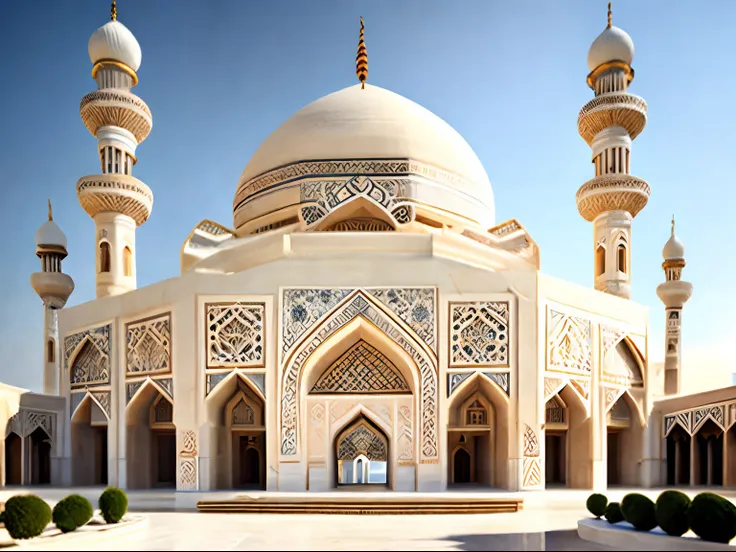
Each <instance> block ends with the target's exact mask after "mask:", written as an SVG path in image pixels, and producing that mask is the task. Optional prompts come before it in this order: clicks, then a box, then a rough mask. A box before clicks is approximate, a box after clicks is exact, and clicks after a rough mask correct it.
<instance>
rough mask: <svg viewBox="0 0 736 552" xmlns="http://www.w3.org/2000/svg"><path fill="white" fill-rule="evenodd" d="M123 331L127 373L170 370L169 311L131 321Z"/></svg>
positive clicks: (152, 372) (149, 372)
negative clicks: (124, 334)
mask: <svg viewBox="0 0 736 552" xmlns="http://www.w3.org/2000/svg"><path fill="white" fill-rule="evenodd" d="M125 333H126V340H127V341H126V345H127V346H126V372H127V373H128V375H137V374H140V373H146V374H156V373H167V372H170V371H171V350H172V349H171V313H168V312H167V313H165V314H162V315H157V316H155V317H151V318H146V319H144V320H138V321H135V322H131V323H129V324H128V325H127V326H126V332H125Z"/></svg>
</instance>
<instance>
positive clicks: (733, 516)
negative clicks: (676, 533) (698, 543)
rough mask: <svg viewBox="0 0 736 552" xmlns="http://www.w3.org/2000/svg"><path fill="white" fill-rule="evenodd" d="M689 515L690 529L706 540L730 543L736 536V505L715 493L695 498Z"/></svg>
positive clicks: (701, 494)
mask: <svg viewBox="0 0 736 552" xmlns="http://www.w3.org/2000/svg"><path fill="white" fill-rule="evenodd" d="M687 517H688V522H689V524H690V529H692V530H693V532H694V533H695V534H696V535H698V536H699V537H700V538H701V539H703V540H705V541H711V542H721V543H728V542H729V541H730V540H731V539H732V538H734V537H736V506H734V505H733V504H732V503H731V501H729V500H728V499H725V498H723V497H722V496H719V495H717V494H715V493H700V494H699V495H698V496H696V497H695V498H693V501H692V503H691V504H690V509H689V510H688V513H687Z"/></svg>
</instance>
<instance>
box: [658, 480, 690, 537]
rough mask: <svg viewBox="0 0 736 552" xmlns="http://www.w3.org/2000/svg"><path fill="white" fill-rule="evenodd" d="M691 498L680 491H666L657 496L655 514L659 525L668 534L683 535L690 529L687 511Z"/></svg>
mask: <svg viewBox="0 0 736 552" xmlns="http://www.w3.org/2000/svg"><path fill="white" fill-rule="evenodd" d="M689 509H690V498H689V497H688V496H687V495H686V494H685V493H681V492H680V491H664V492H663V493H662V494H661V495H659V496H658V497H657V503H656V504H655V516H656V518H657V525H659V526H660V527H661V528H662V530H663V531H664V532H665V533H667V534H668V535H672V536H673V537H681V536H682V535H684V534H685V533H687V531H688V529H690V525H689V523H688V519H687V512H688V510H689Z"/></svg>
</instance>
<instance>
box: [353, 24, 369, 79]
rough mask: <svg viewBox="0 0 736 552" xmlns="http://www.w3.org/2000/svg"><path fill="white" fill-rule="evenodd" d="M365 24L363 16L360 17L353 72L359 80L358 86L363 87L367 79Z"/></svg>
mask: <svg viewBox="0 0 736 552" xmlns="http://www.w3.org/2000/svg"><path fill="white" fill-rule="evenodd" d="M364 29H365V25H364V24H363V18H362V17H361V18H360V39H359V40H358V55H357V56H356V58H355V73H356V74H357V75H358V80H359V81H360V84H361V86H360V88H361V89H362V88H365V81H366V80H367V79H368V51H367V50H366V49H365V37H364V32H363V31H364Z"/></svg>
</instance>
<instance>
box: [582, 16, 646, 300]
mask: <svg viewBox="0 0 736 552" xmlns="http://www.w3.org/2000/svg"><path fill="white" fill-rule="evenodd" d="M633 59H634V43H633V42H632V40H631V37H630V36H629V35H628V34H626V32H625V31H623V30H621V29H619V28H618V27H614V26H613V21H612V14H611V4H610V3H609V4H608V26H607V27H606V29H605V30H604V31H603V32H602V33H601V34H600V36H598V38H596V39H595V41H594V42H593V44H592V46H591V47H590V51H589V52H588V68H589V69H590V74H589V75H588V86H590V88H592V89H593V91H594V92H595V98H593V99H592V100H591V101H589V102H588V103H587V104H585V106H584V107H583V109H581V110H580V114H579V115H578V132H580V136H582V137H583V139H584V140H585V141H586V142H587V143H588V145H589V146H590V148H591V150H592V151H593V155H592V162H593V164H594V165H595V177H594V178H592V179H591V180H588V181H587V182H586V183H585V184H583V185H582V186H581V187H580V189H579V190H578V193H577V204H578V211H579V212H580V214H581V215H582V217H583V218H584V219H585V220H587V221H588V222H592V223H593V251H594V277H595V289H597V290H600V291H605V292H607V293H611V294H613V295H618V296H619V297H624V298H626V299H628V298H629V297H630V296H631V222H632V220H633V218H634V217H635V216H636V215H637V214H638V213H639V211H641V210H642V209H643V208H644V206H645V205H646V204H647V201H648V199H649V193H650V190H649V184H647V183H646V182H645V181H644V180H642V179H641V178H638V177H636V176H632V175H631V174H629V170H630V155H631V142H632V140H634V138H636V137H637V136H638V135H639V133H640V132H641V131H642V130H643V129H644V125H645V124H646V120H647V115H646V112H647V104H646V102H645V101H644V100H643V99H642V98H640V97H639V96H634V95H633V94H629V92H628V87H629V84H631V81H632V80H633V79H634V70H633V69H632V67H631V62H632V61H633Z"/></svg>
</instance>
